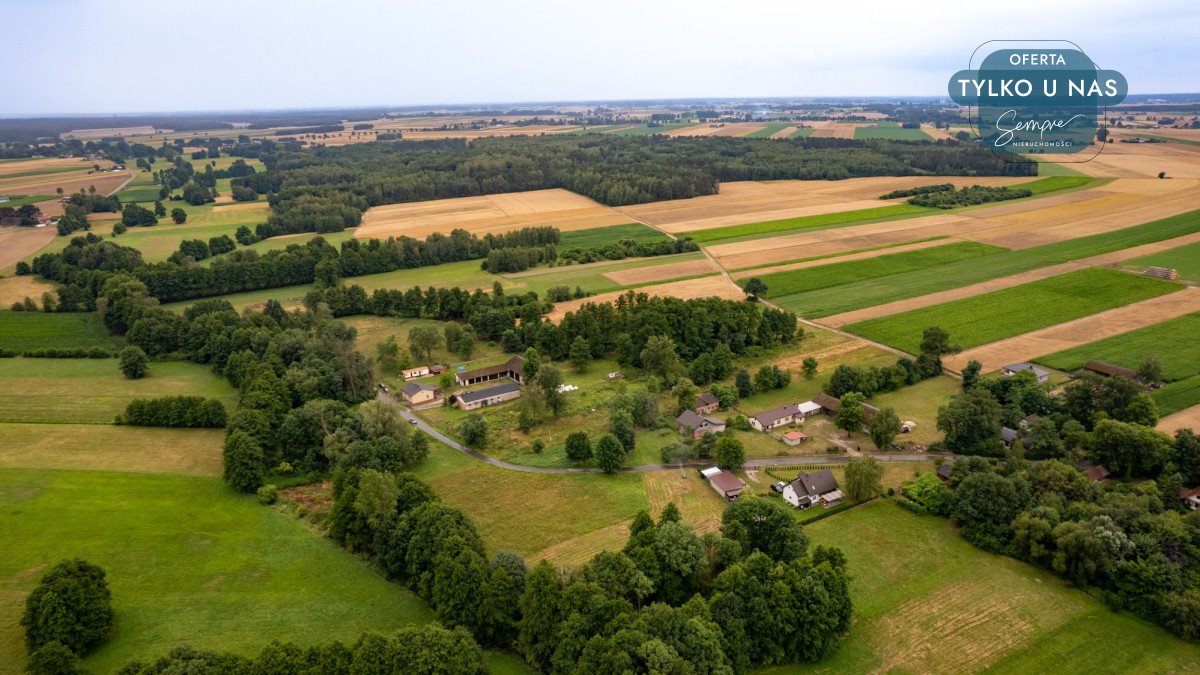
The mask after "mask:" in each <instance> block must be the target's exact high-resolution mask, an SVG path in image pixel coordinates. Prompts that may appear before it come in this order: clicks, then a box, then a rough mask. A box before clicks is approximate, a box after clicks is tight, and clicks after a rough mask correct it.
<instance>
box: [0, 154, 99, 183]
mask: <svg viewBox="0 0 1200 675" xmlns="http://www.w3.org/2000/svg"><path fill="white" fill-rule="evenodd" d="M93 164H99V165H100V166H102V167H105V168H107V167H109V166H112V162H110V161H108V160H100V161H97V162H89V161H87V160H83V159H80V158H78V157H75V158H70V159H62V158H59V157H47V158H41V159H23V160H21V161H18V162H0V178H4V177H5V176H11V175H13V174H17V173H34V172H37V171H61V172H62V173H67V172H68V171H67V170H78V171H89V170H91V168H92V165H93ZM60 175H61V174H60Z"/></svg>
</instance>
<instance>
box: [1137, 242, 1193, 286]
mask: <svg viewBox="0 0 1200 675" xmlns="http://www.w3.org/2000/svg"><path fill="white" fill-rule="evenodd" d="M1121 266H1122V267H1124V268H1125V269H1130V270H1137V271H1139V272H1141V271H1144V270H1145V269H1146V268H1147V267H1169V268H1171V269H1174V270H1175V271H1177V272H1179V276H1180V277H1182V278H1184V279H1189V280H1191V281H1200V243H1195V244H1188V245H1187V246H1180V247H1179V248H1173V249H1171V250H1169V251H1163V252H1161V253H1152V254H1150V255H1147V256H1142V257H1141V258H1134V259H1132V260H1126V261H1125V262H1123V263H1121Z"/></svg>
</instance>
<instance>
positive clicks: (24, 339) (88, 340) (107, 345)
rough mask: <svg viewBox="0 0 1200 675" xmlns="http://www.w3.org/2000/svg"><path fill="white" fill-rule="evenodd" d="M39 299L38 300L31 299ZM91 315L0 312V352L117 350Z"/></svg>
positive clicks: (116, 342)
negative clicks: (0, 350) (8, 350)
mask: <svg viewBox="0 0 1200 675" xmlns="http://www.w3.org/2000/svg"><path fill="white" fill-rule="evenodd" d="M34 299H35V300H39V301H40V300H41V298H34ZM121 344H122V343H121V341H120V340H118V339H117V338H114V337H113V336H111V335H109V334H108V329H106V328H105V327H104V322H103V321H101V320H100V316H99V315H98V314H96V313H95V312H78V313H69V314H66V313H64V314H47V313H45V312H14V311H11V310H7V309H5V310H0V349H11V350H13V351H17V352H22V351H26V350H29V349H90V348H92V347H101V348H103V349H112V350H115V349H120V347H121Z"/></svg>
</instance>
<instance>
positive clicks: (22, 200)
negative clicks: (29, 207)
mask: <svg viewBox="0 0 1200 675" xmlns="http://www.w3.org/2000/svg"><path fill="white" fill-rule="evenodd" d="M56 198H57V197H56V196H55V195H21V196H15V195H10V196H9V200H8V201H6V202H4V203H3V204H0V207H4V206H10V207H12V208H14V209H15V208H17V207H18V206H25V205H26V204H36V203H38V202H46V201H50V200H51V199H56Z"/></svg>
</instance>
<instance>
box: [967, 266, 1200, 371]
mask: <svg viewBox="0 0 1200 675" xmlns="http://www.w3.org/2000/svg"><path fill="white" fill-rule="evenodd" d="M1198 310H1200V289H1197V288H1191V287H1185V288H1183V289H1182V290H1179V291H1176V292H1174V293H1168V294H1167V295H1160V296H1158V297H1156V298H1151V299H1149V300H1143V301H1142V302H1135V303H1133V304H1131V305H1125V306H1124V307H1118V308H1116V309H1110V310H1108V311H1105V312H1100V313H1099V314H1092V315H1090V316H1085V317H1083V318H1080V319H1075V320H1074V321H1068V322H1066V323H1060V324H1058V325H1056V326H1050V327H1049V328H1043V329H1041V330H1035V331H1032V332H1029V333H1025V334H1024V335H1018V336H1016V337H1011V338H1008V339H1006V340H1000V341H998V342H993V343H991V344H987V345H983V346H981V347H976V348H974V349H968V350H967V351H965V352H962V353H960V354H956V355H954V356H952V357H950V358H948V359H946V361H945V363H946V367H947V368H949V369H950V370H954V371H961V370H962V369H963V367H964V366H966V364H967V362H968V361H971V360H975V361H979V362H980V363H982V364H983V372H985V373H987V372H991V371H993V370H997V369H999V368H1001V367H1003V366H1005V365H1007V364H1010V363H1019V362H1021V361H1030V360H1032V359H1035V358H1037V357H1039V356H1045V355H1046V354H1053V353H1055V352H1059V351H1062V350H1064V349H1070V348H1072V347H1077V346H1079V345H1082V344H1087V343H1089V342H1095V341H1097V340H1103V339H1104V338H1107V337H1112V336H1113V335H1120V334H1122V333H1128V332H1129V331H1131V330H1135V329H1137V328H1142V327H1144V326H1151V325H1154V324H1156V323H1161V322H1163V321H1166V320H1168V319H1173V318H1175V317H1178V316H1183V315H1184V314H1191V313H1192V312H1195V311H1198Z"/></svg>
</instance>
